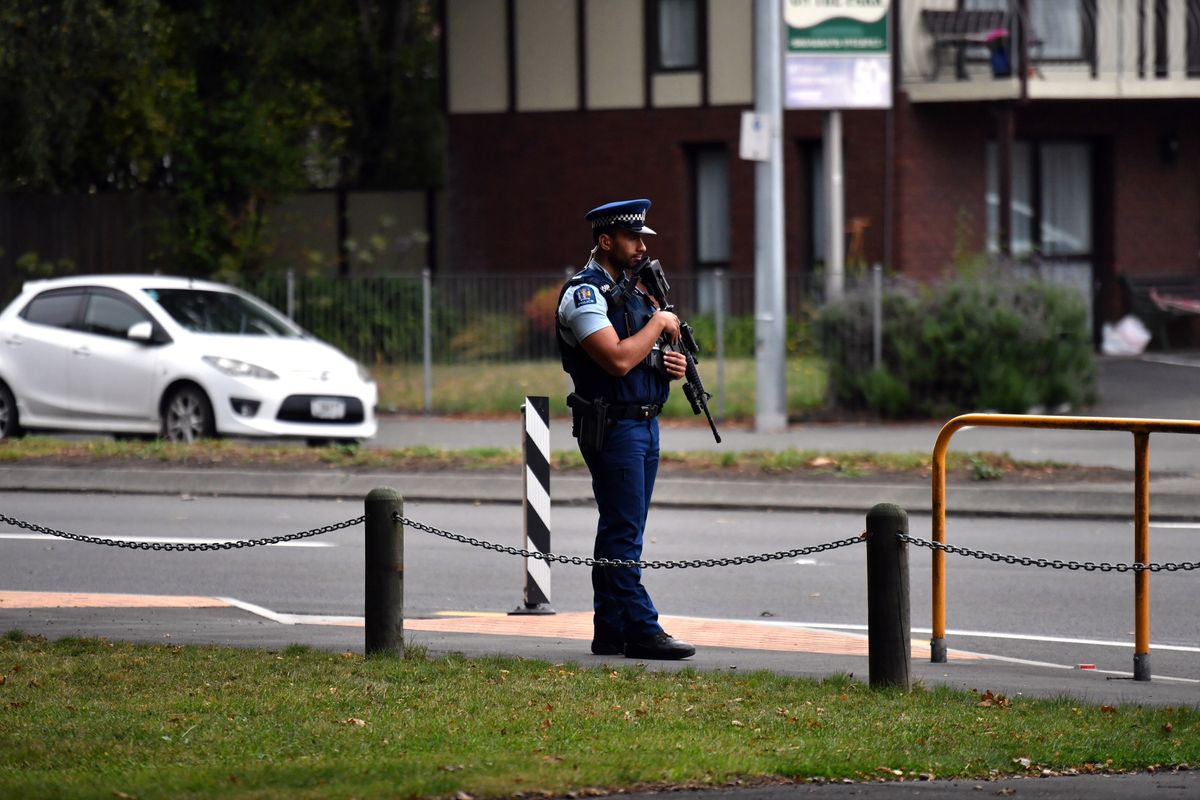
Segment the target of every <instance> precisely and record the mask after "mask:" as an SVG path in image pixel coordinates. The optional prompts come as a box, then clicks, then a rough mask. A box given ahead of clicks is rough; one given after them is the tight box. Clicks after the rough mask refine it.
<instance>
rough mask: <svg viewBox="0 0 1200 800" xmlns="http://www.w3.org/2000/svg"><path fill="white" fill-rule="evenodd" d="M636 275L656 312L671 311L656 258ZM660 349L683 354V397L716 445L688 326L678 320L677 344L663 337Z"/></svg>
mask: <svg viewBox="0 0 1200 800" xmlns="http://www.w3.org/2000/svg"><path fill="white" fill-rule="evenodd" d="M637 276H638V279H639V280H640V281H641V282H642V285H643V286H645V287H646V291H647V292H649V294H650V296H651V297H653V298H654V300H655V302H657V303H658V307H659V308H660V309H662V310H663V311H673V310H674V309H675V306H673V305H671V302H670V300H668V299H667V292H669V291H671V284H669V283H667V276H666V275H665V274H663V269H662V265H661V264H659V263H658V259H657V258H656V259H654V260H653V261H649V260H645V261H643V262H642V263H641V264H640V265H639V266H638V268H637ZM661 346H662V349H663V351H664V352H666V351H670V350H674V351H676V352H680V353H683V357H684V358H685V359H687V369H686V370H685V371H684V374H683V394H684V396H685V397H687V399H688V402H689V403H691V404H692V413H693V414H699V413H701V412H704V416H705V417H706V418H707V419H708V427H710V428H712V433H713V438H714V439H716V440H717V443H718V444H720V442H721V434H719V433H717V424H716V423H715V422H713V418H712V414H711V413H709V410H708V401H709V400H711V399H712V395H711V394H709V393H708V392H706V391H705V390H704V381H702V380H700V371H699V370H697V369H696V361H697V358H696V354H697V352H698V351H699V348H698V347H697V346H696V337H695V336H694V335H693V334H692V326H691V325H689V324H687V323H686V322H684V321H683V320H680V321H679V343H678V344H673V343H671V342H670V341H668V340H667V339H666V337H663V341H662V342H661Z"/></svg>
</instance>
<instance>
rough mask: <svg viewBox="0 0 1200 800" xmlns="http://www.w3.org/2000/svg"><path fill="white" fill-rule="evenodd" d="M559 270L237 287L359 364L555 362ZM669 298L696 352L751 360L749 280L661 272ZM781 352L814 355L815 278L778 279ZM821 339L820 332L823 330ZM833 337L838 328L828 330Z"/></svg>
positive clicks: (819, 283) (271, 281)
mask: <svg viewBox="0 0 1200 800" xmlns="http://www.w3.org/2000/svg"><path fill="white" fill-rule="evenodd" d="M566 277H567V276H566V275H565V274H563V273H558V274H554V273H541V274H527V275H504V276H498V275H494V274H478V275H474V274H472V275H464V274H456V275H434V274H432V273H430V272H429V271H426V272H424V273H423V274H416V275H393V276H382V277H362V278H336V277H305V276H299V275H296V274H294V273H291V272H288V273H280V274H274V275H268V276H262V277H258V278H254V279H247V280H244V281H243V282H242V284H241V285H242V288H244V289H246V290H247V291H250V292H252V293H253V294H255V295H257V296H259V297H261V298H262V299H264V300H266V301H267V302H268V303H270V304H271V305H273V306H275V307H276V308H278V309H280V310H281V311H283V312H284V313H286V314H287V315H288V316H289V317H291V318H292V319H293V320H295V321H296V322H297V324H299V325H300V326H302V327H303V328H305V329H306V330H308V331H309V332H311V333H312V334H314V335H315V336H317V337H319V338H321V339H323V340H325V341H327V342H329V343H331V344H333V345H335V346H337V347H339V348H340V349H342V350H344V351H345V352H347V353H348V354H350V355H352V356H353V357H355V358H357V359H358V360H360V361H362V362H364V363H366V364H379V365H382V364H394V363H420V362H423V361H431V362H434V363H439V364H445V363H474V362H487V361H521V360H537V359H556V358H558V350H557V346H556V344H555V337H554V316H555V311H556V308H557V304H558V299H559V291H560V289H561V287H562V284H563V281H564V280H565V278H566ZM668 277H669V280H670V281H671V300H672V302H673V303H674V304H675V306H676V309H677V310H678V312H679V313H680V315H681V316H682V317H683V318H684V319H686V320H687V321H689V322H690V323H691V324H692V326H693V327H694V328H695V330H696V336H697V340H698V341H699V344H700V347H701V353H702V354H703V355H706V356H710V357H711V356H716V357H718V358H752V357H753V356H754V349H755V347H754V344H755V342H754V339H755V330H754V329H755V324H754V278H753V276H752V275H740V274H739V275H735V274H729V273H725V272H721V271H713V272H707V273H702V274H700V275H688V276H668ZM882 290H883V282H882V279H881V276H880V272H879V271H878V270H875V271H874V272H872V271H867V272H866V273H864V275H862V276H858V278H857V279H851V280H850V281H849V282H848V285H847V289H846V294H847V296H850V297H854V296H855V295H856V294H859V295H862V296H863V297H865V298H867V300H866V301H865V302H864V306H863V307H864V309H867V310H868V313H869V310H870V309H871V308H872V307H873V305H874V306H875V307H877V305H878V304H877V303H875V304H872V303H871V302H870V298H871V297H876V298H877V297H878V296H879V294H880V293H881V292H882ZM785 291H786V292H787V298H786V301H785V308H786V311H787V342H788V345H787V347H788V353H789V354H790V355H800V354H807V353H812V352H815V351H816V349H817V348H816V342H815V339H814V328H813V323H814V321H815V320H816V319H817V317H818V315H819V313H820V309H821V307H822V305H823V303H824V284H823V278H822V276H820V275H814V274H792V275H788V276H787V278H786V290H785ZM863 327H864V326H863V325H862V323H861V321H860V322H858V323H857V324H856V325H855V326H854V328H855V330H854V331H850V330H849V329H847V330H846V331H845V332H844V335H843V336H842V338H846V337H850V338H853V339H855V341H846V342H844V344H845V346H849V347H853V348H855V349H858V350H860V351H861V352H862V358H863V359H864V360H867V359H870V358H871V357H872V351H873V350H874V352H875V353H878V348H879V340H880V335H881V333H880V330H881V328H880V325H879V322H878V321H876V324H875V326H874V327H875V331H874V334H873V335H872V334H871V332H870V331H871V326H870V325H867V326H866V330H867V331H868V335H867V336H866V337H865V338H864V337H863V336H862V335H861V330H860V329H861V328H863ZM826 335H827V336H828V335H830V333H829V332H828V331H827V332H826ZM832 335H834V336H838V335H839V334H838V332H836V331H834V332H833V334H832Z"/></svg>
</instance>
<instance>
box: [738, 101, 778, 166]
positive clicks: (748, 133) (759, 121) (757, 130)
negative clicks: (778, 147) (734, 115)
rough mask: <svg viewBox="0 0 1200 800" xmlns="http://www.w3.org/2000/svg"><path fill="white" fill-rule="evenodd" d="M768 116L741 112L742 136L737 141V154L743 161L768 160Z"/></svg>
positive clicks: (769, 136) (769, 149)
mask: <svg viewBox="0 0 1200 800" xmlns="http://www.w3.org/2000/svg"><path fill="white" fill-rule="evenodd" d="M770 119H771V118H770V117H769V116H767V115H766V114H755V113H754V112H753V111H743V112H742V137H741V139H740V140H739V141H738V156H740V157H741V158H742V159H743V160H745V161H770V159H771V128H770Z"/></svg>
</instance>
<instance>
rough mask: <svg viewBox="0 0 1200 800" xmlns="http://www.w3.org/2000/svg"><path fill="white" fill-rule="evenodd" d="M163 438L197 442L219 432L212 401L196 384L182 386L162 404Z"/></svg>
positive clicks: (172, 440) (174, 390) (172, 392)
mask: <svg viewBox="0 0 1200 800" xmlns="http://www.w3.org/2000/svg"><path fill="white" fill-rule="evenodd" d="M162 425H163V426H162V437H163V438H164V439H166V440H167V441H170V442H194V441H196V440H197V439H209V438H212V437H213V436H215V435H216V433H217V426H216V422H215V420H214V419H213V410H212V404H211V403H209V402H208V398H207V397H206V396H205V394H204V392H203V391H201V390H200V389H199V388H198V387H196V386H180V387H178V388H176V389H173V390H172V391H171V393H170V394H169V395H167V401H166V402H165V403H164V404H163V421H162Z"/></svg>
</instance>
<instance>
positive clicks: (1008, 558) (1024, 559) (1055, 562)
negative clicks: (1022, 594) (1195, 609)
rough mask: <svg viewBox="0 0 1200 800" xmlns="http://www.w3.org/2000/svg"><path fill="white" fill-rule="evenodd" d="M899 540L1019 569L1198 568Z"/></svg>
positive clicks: (1199, 565)
mask: <svg viewBox="0 0 1200 800" xmlns="http://www.w3.org/2000/svg"><path fill="white" fill-rule="evenodd" d="M896 535H897V536H899V537H900V539H901V540H902V541H905V542H908V543H909V544H914V545H917V546H918V547H928V548H929V549H930V550H941V551H942V552H943V553H953V554H955V555H960V556H970V557H971V558H978V559H980V560H983V561H995V562H997V563H999V562H1004V563H1005V564H1020V565H1021V566H1023V567H1049V568H1051V569H1070V570H1080V569H1081V570H1084V571H1085V572H1096V571H1097V570H1098V571H1100V572H1178V571H1180V570H1184V571H1189V570H1193V569H1200V561H1192V562H1184V563H1181V564H1173V563H1168V564H1142V563H1134V564H1110V563H1108V562H1107V561H1101V562H1100V563H1096V562H1095V561H1063V560H1061V559H1057V558H1054V559H1049V558H1029V557H1028V556H1012V555H1005V554H1003V553H989V552H987V551H986V550H972V549H971V548H969V547H958V546H956V545H952V544H943V543H941V542H931V541H929V540H928V539H919V538H917V537H915V536H909V535H908V534H906V533H897V534H896Z"/></svg>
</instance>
